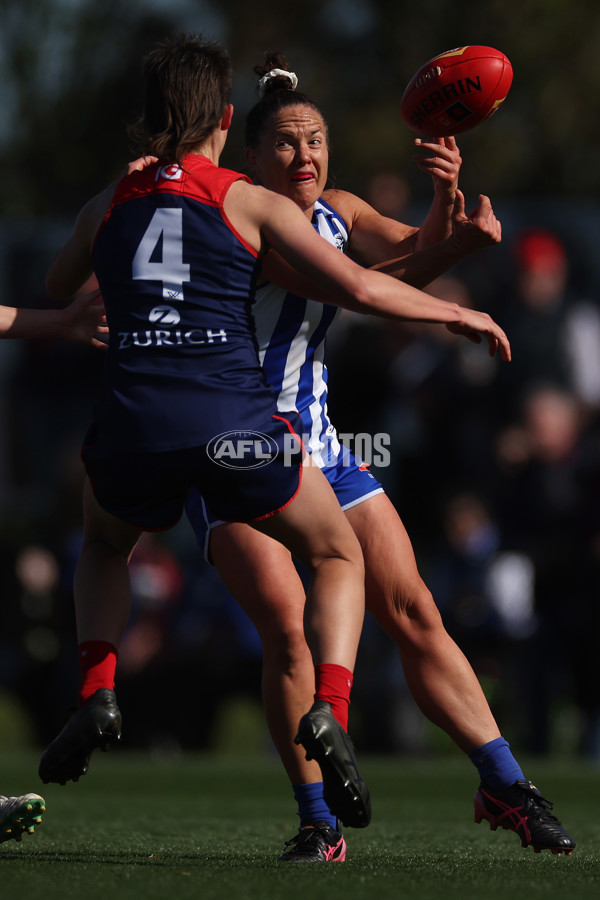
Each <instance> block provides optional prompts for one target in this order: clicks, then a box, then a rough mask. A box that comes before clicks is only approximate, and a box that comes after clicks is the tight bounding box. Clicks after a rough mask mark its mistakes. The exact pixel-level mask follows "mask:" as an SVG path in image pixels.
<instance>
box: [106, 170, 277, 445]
mask: <svg viewBox="0 0 600 900" xmlns="http://www.w3.org/2000/svg"><path fill="white" fill-rule="evenodd" d="M238 179H244V180H246V181H248V180H249V179H247V178H246V176H244V175H241V174H240V173H238V172H232V171H230V170H227V169H222V168H219V167H218V166H215V165H214V164H213V163H212V162H210V160H208V159H207V158H206V157H203V156H198V155H196V154H188V155H187V156H186V157H185V158H184V160H183V161H182V163H181V166H178V165H170V166H162V165H161V164H155V165H152V166H149V167H148V168H146V169H144V171H143V172H135V173H133V174H132V175H129V176H126V177H125V178H123V179H122V180H121V181H120V182H119V184H118V186H117V188H116V191H115V194H114V197H113V200H112V203H111V206H110V208H109V209H108V211H107V213H106V216H105V218H104V221H103V223H102V226H101V228H100V229H99V232H98V235H97V237H96V241H95V244H94V248H93V253H92V259H93V265H94V270H95V272H96V275H97V278H98V282H99V285H100V290H101V292H102V296H103V298H104V303H105V306H106V311H107V319H108V324H109V329H110V338H109V349H108V354H107V360H106V366H105V391H104V396H103V399H102V400H101V402H100V403H99V405H98V407H97V409H96V415H95V422H96V427H97V440H98V446H99V447H104V448H105V449H106V450H112V449H115V450H117V449H118V450H121V451H145V452H148V451H149V452H155V451H161V452H162V451H168V450H176V449H182V448H185V447H192V446H201V445H203V444H207V443H208V442H209V441H210V440H211V438H213V437H214V436H215V435H217V434H220V433H221V432H223V431H226V430H227V429H237V430H242V429H249V430H252V429H254V430H260V427H261V425H264V423H265V421H267V420H270V419H271V416H272V414H273V413H274V412H276V404H275V400H274V396H273V393H272V391H271V389H270V388H269V387H268V385H267V383H266V380H265V377H264V375H263V373H262V370H261V369H260V366H259V362H258V355H257V346H256V340H255V337H254V328H253V320H252V315H251V303H252V299H253V296H254V288H255V281H256V276H257V272H258V259H257V254H256V252H255V251H254V250H253V249H252V248H251V247H249V246H248V245H247V244H245V243H244V241H243V239H242V238H241V237H240V235H239V234H237V233H236V231H235V230H234V228H233V227H232V225H231V223H230V222H229V221H228V220H227V217H226V216H225V213H224V210H223V201H224V198H225V195H226V193H227V190H228V189H229V187H230V186H231V184H232V183H233V182H234V181H236V180H238Z"/></svg>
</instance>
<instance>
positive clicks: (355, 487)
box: [185, 445, 384, 563]
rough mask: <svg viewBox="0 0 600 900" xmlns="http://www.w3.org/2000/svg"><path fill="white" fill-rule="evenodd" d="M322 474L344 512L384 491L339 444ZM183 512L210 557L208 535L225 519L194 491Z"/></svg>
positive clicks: (363, 465) (200, 494) (206, 556)
mask: <svg viewBox="0 0 600 900" xmlns="http://www.w3.org/2000/svg"><path fill="white" fill-rule="evenodd" d="M321 471H322V472H323V474H324V475H325V477H326V478H327V480H328V481H329V483H330V485H331V487H332V488H333V490H334V491H335V495H336V497H337V499H338V502H339V504H340V506H341V507H342V509H343V510H346V509H351V507H353V506H358V504H359V503H363V502H364V501H365V500H368V499H369V497H373V496H374V495H375V494H382V493H383V492H384V491H383V488H382V486H381V484H380V483H379V482H378V481H377V479H376V478H375V476H374V475H372V474H371V472H370V471H369V469H368V466H366V465H365V464H364V463H361V461H360V460H358V459H357V458H356V457H355V456H354V454H353V453H352V452H351V451H350V450H348V449H347V448H346V447H344V446H343V445H342V449H341V452H340V454H339V455H338V457H337V459H336V461H335V463H333V464H330V465H327V466H324V467H323V468H322V469H321ZM185 512H186V515H187V517H188V519H189V521H190V524H191V526H192V528H193V529H194V533H195V535H196V540H197V541H198V545H199V546H200V548H201V550H202V552H203V554H204V558H205V559H206V560H207V561H208V562H211V563H212V560H211V558H210V550H209V544H210V535H211V531H212V529H213V528H216V527H217V525H223V523H224V521H225V520H224V519H223V518H219V517H216V516H215V515H214V514H213V511H212V509H211V508H210V506H209V505H208V502H207V500H206V498H205V497H203V495H202V493H201V492H200V491H198V490H196V489H195V488H193V489H192V490H191V491H190V493H189V495H188V498H187V500H186V503H185Z"/></svg>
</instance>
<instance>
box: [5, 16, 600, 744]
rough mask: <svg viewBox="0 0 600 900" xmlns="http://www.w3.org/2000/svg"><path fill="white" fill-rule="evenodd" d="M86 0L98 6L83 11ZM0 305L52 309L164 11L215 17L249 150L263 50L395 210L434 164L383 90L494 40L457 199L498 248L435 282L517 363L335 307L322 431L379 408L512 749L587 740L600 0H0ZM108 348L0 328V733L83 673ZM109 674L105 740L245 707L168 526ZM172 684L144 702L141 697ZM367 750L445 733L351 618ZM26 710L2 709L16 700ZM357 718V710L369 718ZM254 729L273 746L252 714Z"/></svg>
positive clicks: (243, 625) (222, 612) (410, 509)
mask: <svg viewBox="0 0 600 900" xmlns="http://www.w3.org/2000/svg"><path fill="white" fill-rule="evenodd" d="M98 7H101V8H98ZM1 16H2V22H1V25H2V27H1V28H0V76H1V77H0V83H1V85H2V92H3V100H4V102H3V103H2V104H0V155H1V156H2V164H3V170H4V172H5V174H6V175H8V174H9V173H10V177H7V178H5V179H4V182H3V211H2V215H1V217H0V302H1V303H4V304H6V305H17V306H32V307H38V306H44V305H49V304H50V301H49V299H48V298H47V296H46V293H45V289H44V274H45V271H46V268H47V266H48V263H49V261H50V259H51V258H52V255H53V254H54V253H55V252H56V250H57V248H58V247H59V246H60V244H61V242H62V240H63V239H64V238H65V237H66V235H67V234H68V232H69V229H70V226H71V224H72V221H73V219H74V216H75V215H76V213H77V211H78V209H79V208H80V206H81V205H82V204H83V203H84V202H85V201H86V200H87V199H88V198H89V196H91V195H92V194H93V193H95V192H96V191H97V190H99V189H100V188H102V187H103V186H104V185H105V184H106V183H107V182H108V180H110V178H112V177H113V176H114V175H115V174H117V173H118V172H119V171H121V169H122V168H123V166H124V164H125V162H126V161H127V160H128V159H129V158H130V153H129V148H128V146H127V141H126V137H125V124H126V122H127V121H129V120H130V119H131V118H132V116H134V115H135V113H136V112H137V110H138V108H139V105H140V99H141V97H140V90H141V87H140V60H141V56H142V55H143V53H144V52H145V51H146V50H147V49H148V48H149V46H151V45H152V44H153V43H154V42H155V41H156V40H159V39H161V38H163V37H165V36H166V35H167V34H169V33H171V32H173V31H174V30H186V31H203V32H204V33H205V34H206V35H207V36H209V37H213V38H215V39H217V40H221V41H223V42H224V43H225V44H226V46H228V47H229V49H230V50H231V52H232V56H233V61H234V75H235V78H234V103H235V105H236V115H237V131H236V125H235V123H234V128H233V132H232V140H231V141H230V144H229V147H228V149H227V156H226V158H224V160H223V162H224V164H226V165H229V166H231V167H235V168H239V169H243V147H242V133H243V127H242V122H243V116H244V113H245V111H246V110H247V109H248V108H249V107H250V106H251V105H252V103H253V102H254V101H255V99H256V95H255V93H254V86H255V78H254V76H253V74H252V66H253V65H254V64H256V63H258V62H261V61H262V58H263V53H264V51H272V50H280V51H282V52H284V53H286V54H287V56H288V59H289V61H290V63H291V64H292V67H293V68H295V69H296V71H297V73H298V75H299V77H300V80H301V86H302V88H303V89H304V90H305V91H306V92H307V93H308V94H309V95H311V96H313V97H314V99H315V100H316V101H317V102H318V103H319V104H320V105H321V106H322V108H323V110H324V112H325V114H326V116H327V118H328V121H329V125H330V129H331V141H332V162H331V167H330V171H331V172H332V175H333V178H334V182H335V184H336V185H337V186H339V187H342V188H346V189H349V190H352V191H355V192H357V193H359V194H360V195H361V196H363V197H364V198H365V199H367V200H368V201H369V202H371V203H372V204H373V205H374V206H375V207H376V208H377V209H379V210H380V211H381V212H382V213H384V214H386V215H390V216H394V217H397V218H399V219H401V220H402V221H405V222H409V223H411V224H419V222H420V221H422V219H423V217H424V215H425V214H426V211H427V207H428V202H429V199H430V193H431V189H430V185H429V183H428V181H427V179H426V178H425V177H424V176H423V175H422V174H421V173H419V172H418V170H417V169H416V167H415V166H414V164H413V163H412V161H411V155H412V140H413V138H414V135H412V134H411V133H410V132H408V129H407V128H406V126H405V125H404V124H403V123H402V120H401V117H400V114H399V99H400V96H401V94H402V90H403V87H404V85H405V84H406V83H407V82H408V80H409V78H410V76H411V75H412V74H413V72H414V71H415V70H416V69H417V68H418V67H419V66H420V65H421V64H422V63H423V62H424V61H425V60H427V59H429V58H430V57H432V56H434V55H436V54H437V53H440V52H442V51H443V50H446V49H449V48H450V47H454V46H460V45H462V44H465V43H479V44H488V45H493V46H497V47H499V48H500V49H502V50H503V51H504V52H505V53H506V54H507V55H508V56H509V58H511V60H512V62H513V66H514V69H515V81H514V85H513V89H512V91H511V94H510V96H509V99H508V100H507V102H506V104H505V105H504V107H503V108H502V110H501V111H500V112H499V113H498V115H497V116H495V117H494V118H493V119H491V120H490V121H489V122H486V123H484V125H482V126H481V127H480V128H479V129H476V130H475V131H473V132H470V133H467V134H465V135H463V136H461V138H460V141H459V143H460V146H461V150H462V154H463V159H464V163H463V175H462V177H461V184H462V187H463V190H464V191H465V193H466V195H467V203H468V204H471V205H474V203H475V202H476V199H477V195H478V194H479V193H480V192H483V193H486V194H489V195H490V196H491V198H492V201H493V204H494V208H495V210H496V213H497V215H498V216H499V217H500V219H501V221H502V223H503V234H504V238H503V243H502V245H501V246H500V247H496V248H493V249H490V250H486V251H483V252H480V253H479V254H478V255H476V256H474V257H472V258H471V259H470V260H467V261H465V262H464V263H461V265H460V266H458V267H456V268H455V269H453V270H452V272H450V273H448V275H446V276H444V277H443V278H440V279H438V280H437V281H436V282H434V283H433V284H432V285H431V287H430V290H431V292H432V293H434V294H435V295H436V296H440V297H444V298H447V299H451V300H453V301H457V302H459V303H461V304H463V305H473V306H476V307H477V308H478V309H485V310H486V311H488V312H489V313H490V314H491V315H492V316H493V317H494V318H495V319H496V320H497V321H498V322H499V323H500V324H502V326H503V327H504V328H505V330H506V332H507V333H508V335H509V338H510V340H511V343H512V348H513V361H512V363H510V364H505V363H502V362H500V361H499V360H498V359H495V358H490V357H489V355H488V354H487V348H486V347H485V346H477V345H475V344H472V343H470V342H468V341H466V340H465V339H464V338H458V337H454V336H452V335H450V334H449V333H448V332H447V331H446V330H445V329H443V328H438V327H431V326H418V325H396V324H392V323H389V322H383V321H377V320H375V319H372V320H371V319H366V318H364V317H357V316H354V315H352V314H346V313H344V314H343V315H342V317H341V319H340V320H339V323H338V326H337V328H336V330H335V332H334V333H333V334H332V336H331V339H330V342H329V369H330V409H331V413H332V418H333V421H334V422H335V424H336V425H337V427H338V429H339V430H340V431H343V432H349V433H352V434H357V433H361V432H364V433H367V434H371V435H373V434H376V433H379V434H381V433H387V434H389V435H390V441H391V444H390V453H391V463H390V465H389V466H387V467H386V468H376V469H374V473H375V474H376V476H377V477H378V478H379V479H380V480H381V481H382V482H383V484H384V486H385V488H386V490H387V491H388V493H389V495H390V497H391V498H392V500H393V502H394V503H395V505H396V506H397V508H398V510H399V512H400V515H401V517H402V519H403V521H404V523H405V525H406V527H407V529H408V531H409V534H410V535H411V537H412V539H413V543H414V547H415V551H416V554H417V558H418V561H419V565H420V568H421V571H422V574H423V575H424V577H425V580H426V581H427V583H428V585H429V586H430V588H431V589H432V590H433V593H434V595H435V597H436V599H437V602H438V605H439V607H440V610H441V612H442V615H443V616H444V620H445V622H446V626H447V628H448V630H449V631H450V633H451V634H452V635H453V636H454V637H455V639H456V640H457V641H458V643H459V644H460V646H461V647H462V648H463V650H464V651H465V653H466V654H467V656H468V657H469V659H470V661H471V663H472V665H473V666H474V668H475V670H476V672H477V674H478V675H479V677H480V679H481V681H482V683H483V685H484V688H485V690H486V693H487V694H488V697H489V699H490V702H491V704H492V707H493V709H494V712H495V713H496V716H497V718H498V719H499V722H500V724H501V728H502V731H503V732H504V733H505V734H506V736H507V737H508V738H509V739H510V740H511V743H513V745H514V746H515V747H517V748H518V749H519V750H521V751H527V752H529V753H532V754H540V755H547V754H560V753H568V754H576V755H579V756H581V757H585V758H588V759H591V760H596V761H600V679H599V678H598V674H597V671H596V652H597V646H598V638H599V634H600V503H599V502H598V500H599V497H600V257H599V254H598V246H599V245H600V209H599V207H598V200H597V195H598V190H599V189H600V184H599V181H600V168H599V167H598V166H597V164H596V160H595V157H594V153H595V152H597V147H598V138H599V137H600V134H599V130H600V125H599V122H600V115H599V113H600V109H599V106H600V102H599V99H598V98H599V97H600V61H599V60H598V55H597V50H596V49H595V48H597V46H598V43H599V42H600V9H598V8H597V6H596V5H595V0H570V2H566V0H557V2H555V3H553V4H552V6H551V7H548V5H547V3H546V2H545V0H522V2H521V3H520V4H519V7H518V8H510V9H508V8H507V7H506V4H503V3H500V2H494V0H490V2H485V3H483V4H482V3H475V2H472V0H464V2H463V3H462V4H461V5H460V7H459V8H457V5H456V4H452V5H450V4H446V3H444V2H443V0H431V2H429V3H428V4H425V5H419V4H415V5H414V7H413V6H410V7H409V6H408V5H405V4H398V3H391V2H387V0H378V2H375V0H327V2H323V0H321V2H318V3H316V2H307V3H305V4H303V6H302V8H301V9H294V10H290V8H289V6H285V7H284V6H283V5H281V6H279V7H277V6H275V5H274V4H270V3H266V2H262V0H259V2H255V3H253V4H246V3H243V2H239V3H237V2H223V0H221V2H219V3H218V4H217V3H216V2H209V0H200V2H192V0H170V2H168V3H167V2H160V0H154V2H141V0H137V2H131V3H129V4H127V5H125V8H123V4H117V3H114V2H112V0H107V2H105V3H103V4H100V5H98V4H95V5H94V6H92V4H88V3H86V2H85V0H79V2H78V0H69V2H67V0H62V2H60V0H53V2H47V0H38V2H37V3H36V5H35V8H31V9H30V8H29V4H22V3H19V4H17V3H16V2H12V3H7V4H3V6H2V10H1ZM102 364H103V360H102V355H101V354H100V353H98V352H96V351H93V350H91V349H87V348H83V347H77V346H74V345H68V344H66V343H64V342H60V341H27V342H25V341H2V342H0V585H1V589H2V607H1V610H0V723H1V725H0V746H2V743H3V741H7V740H10V739H11V738H10V735H11V734H13V733H18V738H17V739H18V740H22V741H27V742H29V743H30V744H33V745H35V746H42V745H45V744H46V743H47V742H48V741H49V740H50V739H51V738H53V737H54V735H55V733H56V732H57V730H58V729H59V728H60V727H61V726H62V724H63V723H64V720H65V718H66V715H67V714H68V711H69V709H70V708H72V707H73V705H74V703H75V697H76V689H77V683H78V670H77V660H76V642H75V625H74V616H73V608H72V588H71V582H72V575H73V568H74V564H75V561H76V558H77V553H78V549H79V544H80V540H81V509H80V496H81V485H82V477H83V474H82V467H81V463H80V459H79V446H80V443H81V439H82V436H83V434H84V432H85V429H86V427H87V424H88V422H89V419H90V416H91V411H92V408H93V403H94V397H95V396H96V394H97V391H98V388H99V384H100V379H101V371H102ZM131 575H132V584H133V596H134V607H133V614H132V618H131V622H130V625H129V628H128V631H127V634H126V636H125V640H124V643H123V646H122V648H121V654H120V661H119V670H118V681H117V689H118V696H119V703H120V706H121V708H122V710H123V712H124V716H125V721H126V735H125V738H126V745H127V746H130V747H137V748H149V749H157V750H161V749H163V750H169V751H175V752H176V751H178V750H179V749H208V748H211V747H213V746H214V745H215V741H216V734H217V731H218V728H219V723H220V721H221V718H220V717H221V716H222V711H223V709H224V707H225V706H227V704H230V703H232V702H234V703H238V702H240V703H242V704H243V705H244V708H246V707H247V708H252V709H253V710H256V711H257V712H256V716H257V717H260V715H261V713H260V669H261V658H260V643H259V641H258V637H257V635H256V632H255V630H254V629H253V627H252V625H251V623H250V622H249V621H248V619H247V618H246V616H245V615H244V614H243V613H242V612H241V611H240V609H239V608H238V607H237V605H236V603H235V602H234V600H233V599H232V598H231V596H230V595H229V594H228V593H227V591H226V590H225V588H224V587H223V586H222V584H221V582H220V580H219V578H218V576H217V575H216V573H215V572H214V570H213V569H212V568H211V567H210V566H209V565H208V564H206V563H205V562H204V560H203V559H202V556H201V553H200V550H199V549H198V548H197V547H196V545H195V542H194V538H193V535H192V533H191V530H190V529H189V526H187V523H185V522H182V523H181V524H180V525H179V526H178V527H177V528H176V529H174V530H173V531H171V532H169V533H168V534H165V535H148V536H147V537H146V538H145V539H144V540H143V542H142V543H141V544H140V546H139V548H138V549H137V550H136V553H135V556H134V559H133V561H132V564H131ZM157 698H159V699H160V702H161V704H164V707H165V708H168V710H169V716H168V720H167V718H166V717H162V716H161V717H158V720H157V717H156V715H155V710H156V701H157ZM351 716H352V727H353V734H354V736H355V741H356V743H357V745H358V746H359V747H361V748H362V749H366V750H372V751H377V752H392V751H393V752H405V753H421V754H422V753H425V752H434V751H436V750H440V749H445V748H446V745H445V744H444V742H443V740H442V739H441V737H440V735H439V734H437V733H436V732H435V730H434V729H432V728H431V727H428V725H427V723H426V722H425V721H424V720H423V718H422V716H421V714H420V713H419V712H418V710H417V709H416V707H415V706H414V703H413V701H412V700H411V698H410V696H409V694H408V692H407V689H406V686H405V683H404V678H403V674H402V668H401V665H400V661H399V658H398V655H397V651H396V648H395V646H394V645H393V644H391V642H390V641H389V640H388V639H387V638H386V637H385V636H384V635H383V634H382V633H381V631H380V630H379V629H378V627H377V626H376V625H375V623H374V622H373V621H372V620H371V619H370V618H369V617H367V620H366V623H365V629H364V635H363V639H362V643H361V648H360V654H359V660H358V665H357V672H356V680H355V689H354V692H353V705H352V711H351ZM17 721H18V723H19V726H18V728H17V726H16V725H15V722H17ZM374 722H377V725H378V727H377V729H373V728H372V727H371V725H372V723H374ZM262 740H264V745H265V747H268V746H269V744H268V740H267V737H266V728H265V730H264V736H263V738H262Z"/></svg>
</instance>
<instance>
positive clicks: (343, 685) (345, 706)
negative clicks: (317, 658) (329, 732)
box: [315, 663, 354, 731]
mask: <svg viewBox="0 0 600 900" xmlns="http://www.w3.org/2000/svg"><path fill="white" fill-rule="evenodd" d="M353 680H354V676H353V675H352V672H351V671H350V669H345V668H344V666H336V665H335V663H321V664H320V665H318V666H315V684H316V690H315V700H326V701H327V703H331V712H332V713H333V715H334V716H335V718H336V719H337V721H338V722H339V723H340V725H341V726H342V728H343V729H344V731H348V710H349V709H350V690H351V688H352V682H353Z"/></svg>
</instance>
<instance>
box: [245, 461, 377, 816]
mask: <svg viewBox="0 0 600 900" xmlns="http://www.w3.org/2000/svg"><path fill="white" fill-rule="evenodd" d="M257 527H259V528H260V530H261V531H263V532H265V533H267V534H269V535H270V536H271V537H274V538H276V539H277V540H279V541H281V542H282V543H284V544H285V546H287V547H288V549H289V550H290V551H291V552H292V554H294V556H295V557H296V558H297V559H299V560H300V562H302V563H303V565H305V566H306V568H307V569H308V571H309V572H310V574H311V583H310V586H309V590H308V595H307V602H306V612H305V616H304V627H305V632H306V635H307V639H308V644H309V647H310V648H311V652H312V657H313V661H314V663H315V688H316V691H315V698H316V699H315V703H314V704H313V706H312V707H311V709H310V710H309V711H308V712H307V713H306V714H305V715H304V716H303V717H302V718H301V720H300V724H299V728H298V734H297V735H296V738H295V741H296V743H301V744H302V745H303V747H304V748H305V750H306V755H307V758H309V759H316V760H317V762H318V763H319V766H320V767H321V772H322V774H323V784H324V791H325V799H326V800H327V802H328V805H329V807H330V809H331V811H332V812H333V813H334V814H335V815H337V817H338V818H339V819H340V820H341V821H342V822H343V824H345V825H349V826H352V827H356V828H362V827H364V826H365V825H368V823H369V821H370V819H371V804H370V797H369V792H368V790H367V787H366V784H365V782H364V779H363V778H362V776H361V775H360V773H359V771H358V766H357V763H356V759H355V757H354V748H353V747H352V743H351V741H350V739H349V737H348V734H347V732H346V728H347V721H348V706H349V702H350V688H351V685H352V678H353V675H352V673H353V671H354V664H355V661H356V652H357V649H358V642H359V639H360V633H361V630H362V623H363V618H364V567H363V560H362V553H361V550H360V545H359V543H358V541H357V539H356V535H355V534H354V532H353V531H352V528H351V527H350V526H349V524H348V521H347V519H346V518H345V516H344V515H343V513H342V512H341V509H340V506H339V504H338V502H337V499H336V497H335V494H334V492H333V490H332V488H331V486H330V485H329V482H328V481H327V479H326V478H325V476H324V475H323V473H322V472H321V471H320V469H319V468H318V467H317V466H315V465H314V464H313V463H312V461H311V460H310V457H306V459H305V462H304V466H303V477H302V483H301V486H300V488H299V490H298V493H297V494H296V496H295V498H294V499H293V501H292V502H291V503H290V504H289V505H288V506H287V507H286V508H285V509H283V510H282V511H281V512H279V513H276V514H275V515H274V516H272V517H271V518H268V519H265V520H263V521H261V522H260V523H258V524H257Z"/></svg>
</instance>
